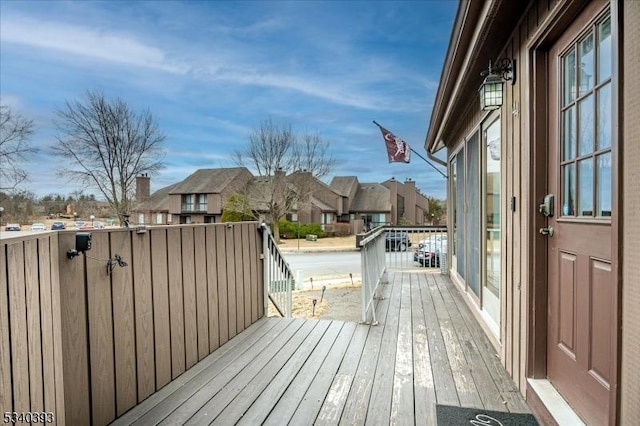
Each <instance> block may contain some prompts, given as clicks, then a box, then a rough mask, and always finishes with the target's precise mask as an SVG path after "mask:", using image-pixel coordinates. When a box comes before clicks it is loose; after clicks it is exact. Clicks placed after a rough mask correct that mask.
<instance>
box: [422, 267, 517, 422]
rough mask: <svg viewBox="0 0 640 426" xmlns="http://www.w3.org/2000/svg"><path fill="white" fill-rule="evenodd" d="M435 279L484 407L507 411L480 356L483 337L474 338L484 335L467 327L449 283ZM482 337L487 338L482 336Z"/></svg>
mask: <svg viewBox="0 0 640 426" xmlns="http://www.w3.org/2000/svg"><path fill="white" fill-rule="evenodd" d="M434 278H436V280H435V281H436V285H437V286H438V288H439V289H440V295H441V296H442V300H443V302H444V304H445V306H446V309H447V311H448V312H449V313H450V315H449V318H450V319H451V325H452V327H453V329H455V331H456V336H457V337H458V340H459V343H460V350H461V351H462V355H463V356H464V359H465V360H466V362H467V364H468V365H471V366H473V368H472V370H471V375H472V376H473V380H474V383H475V385H476V389H477V391H478V395H479V397H480V399H481V400H482V405H483V406H484V408H486V409H489V410H495V411H506V409H505V404H504V401H503V399H502V396H501V394H500V390H499V389H498V388H497V386H496V384H495V382H494V380H493V377H491V374H490V373H489V370H488V369H487V366H486V364H485V362H484V359H483V358H482V356H481V355H480V353H479V349H478V347H477V345H476V340H477V339H479V338H481V336H479V335H476V336H474V335H473V333H482V331H481V330H479V329H474V330H473V332H472V331H471V330H470V329H469V328H468V327H467V324H466V322H465V321H464V319H463V318H462V315H463V314H462V313H461V312H459V309H458V306H457V305H456V303H455V301H454V300H453V297H452V295H451V292H450V288H449V286H448V285H447V283H445V282H444V281H443V280H438V279H437V277H434ZM454 291H456V290H454ZM467 309H468V308H467ZM482 337H485V336H484V335H482ZM485 338H486V337H485ZM496 357H497V354H496Z"/></svg>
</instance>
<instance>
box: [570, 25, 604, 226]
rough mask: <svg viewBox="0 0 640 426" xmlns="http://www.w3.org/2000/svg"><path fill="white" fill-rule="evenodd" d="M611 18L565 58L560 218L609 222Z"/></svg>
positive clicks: (574, 46) (582, 40)
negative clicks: (598, 218) (591, 218)
mask: <svg viewBox="0 0 640 426" xmlns="http://www.w3.org/2000/svg"><path fill="white" fill-rule="evenodd" d="M611 51H612V46H611V18H610V17H606V18H605V19H603V20H601V21H600V22H597V23H596V24H595V25H593V27H591V28H590V29H589V31H588V32H587V33H586V34H584V35H583V36H582V37H581V38H580V39H579V40H578V41H577V42H576V43H574V44H573V45H572V46H571V48H570V49H569V50H568V51H567V52H566V53H565V54H564V55H563V56H562V76H563V78H562V89H561V90H562V97H561V99H562V112H561V117H562V120H561V123H562V124H561V126H562V129H561V133H560V137H561V146H562V148H561V163H560V167H561V179H562V211H561V213H562V216H564V217H567V216H572V217H582V218H588V217H596V218H597V217H600V218H602V217H609V216H611V137H612V126H611V122H612V109H611V84H612V83H611V68H612V60H611Z"/></svg>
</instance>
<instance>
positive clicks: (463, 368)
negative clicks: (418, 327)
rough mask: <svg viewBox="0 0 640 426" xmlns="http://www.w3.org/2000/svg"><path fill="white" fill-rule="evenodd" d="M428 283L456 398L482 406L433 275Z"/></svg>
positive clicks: (464, 405) (472, 404) (462, 403)
mask: <svg viewBox="0 0 640 426" xmlns="http://www.w3.org/2000/svg"><path fill="white" fill-rule="evenodd" d="M428 283H429V290H430V292H431V300H433V305H434V307H435V311H436V315H437V317H438V322H439V323H440V331H441V333H442V339H443V341H444V345H445V348H446V351H447V356H448V359H449V365H450V367H451V371H452V373H453V380H454V382H455V384H456V390H457V392H458V398H460V404H461V405H462V406H463V407H477V408H482V400H481V399H480V396H479V395H478V390H477V387H476V384H475V382H474V380H473V376H472V375H471V371H470V367H469V363H468V360H467V359H465V357H464V353H463V352H462V348H461V345H460V341H459V340H458V336H457V334H456V330H455V328H454V327H453V326H452V324H451V318H450V315H449V312H448V311H447V308H446V306H445V305H444V301H443V299H442V295H441V294H440V291H439V289H438V286H437V284H436V281H435V278H434V277H433V275H431V276H429V277H428ZM437 393H438V389H437V388H436V394H437Z"/></svg>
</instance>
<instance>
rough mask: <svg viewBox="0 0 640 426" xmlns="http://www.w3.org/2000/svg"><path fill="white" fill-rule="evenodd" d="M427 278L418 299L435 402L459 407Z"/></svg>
mask: <svg viewBox="0 0 640 426" xmlns="http://www.w3.org/2000/svg"><path fill="white" fill-rule="evenodd" d="M427 277H428V276H425V282H426V285H424V286H421V287H420V299H421V301H422V309H423V312H424V318H425V324H426V327H427V336H428V341H429V354H430V360H431V371H432V373H433V379H434V384H435V393H436V396H437V402H438V404H445V405H460V400H459V399H458V392H457V390H456V384H455V381H454V379H453V373H452V371H451V366H450V365H449V358H448V356H447V348H446V346H445V344H444V338H443V337H442V331H441V329H440V325H439V323H438V316H437V315H436V311H435V307H434V302H433V299H432V296H431V291H429V282H428V280H427Z"/></svg>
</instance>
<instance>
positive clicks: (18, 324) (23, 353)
mask: <svg viewBox="0 0 640 426" xmlns="http://www.w3.org/2000/svg"><path fill="white" fill-rule="evenodd" d="M7 270H8V274H7V275H8V278H9V320H10V324H11V330H10V331H11V361H12V365H11V367H12V377H13V406H14V409H15V410H16V411H18V412H20V411H29V407H30V397H29V348H28V345H27V342H28V334H27V301H26V294H25V284H26V283H25V273H24V242H23V241H19V242H16V243H15V244H11V245H9V246H8V247H7Z"/></svg>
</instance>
